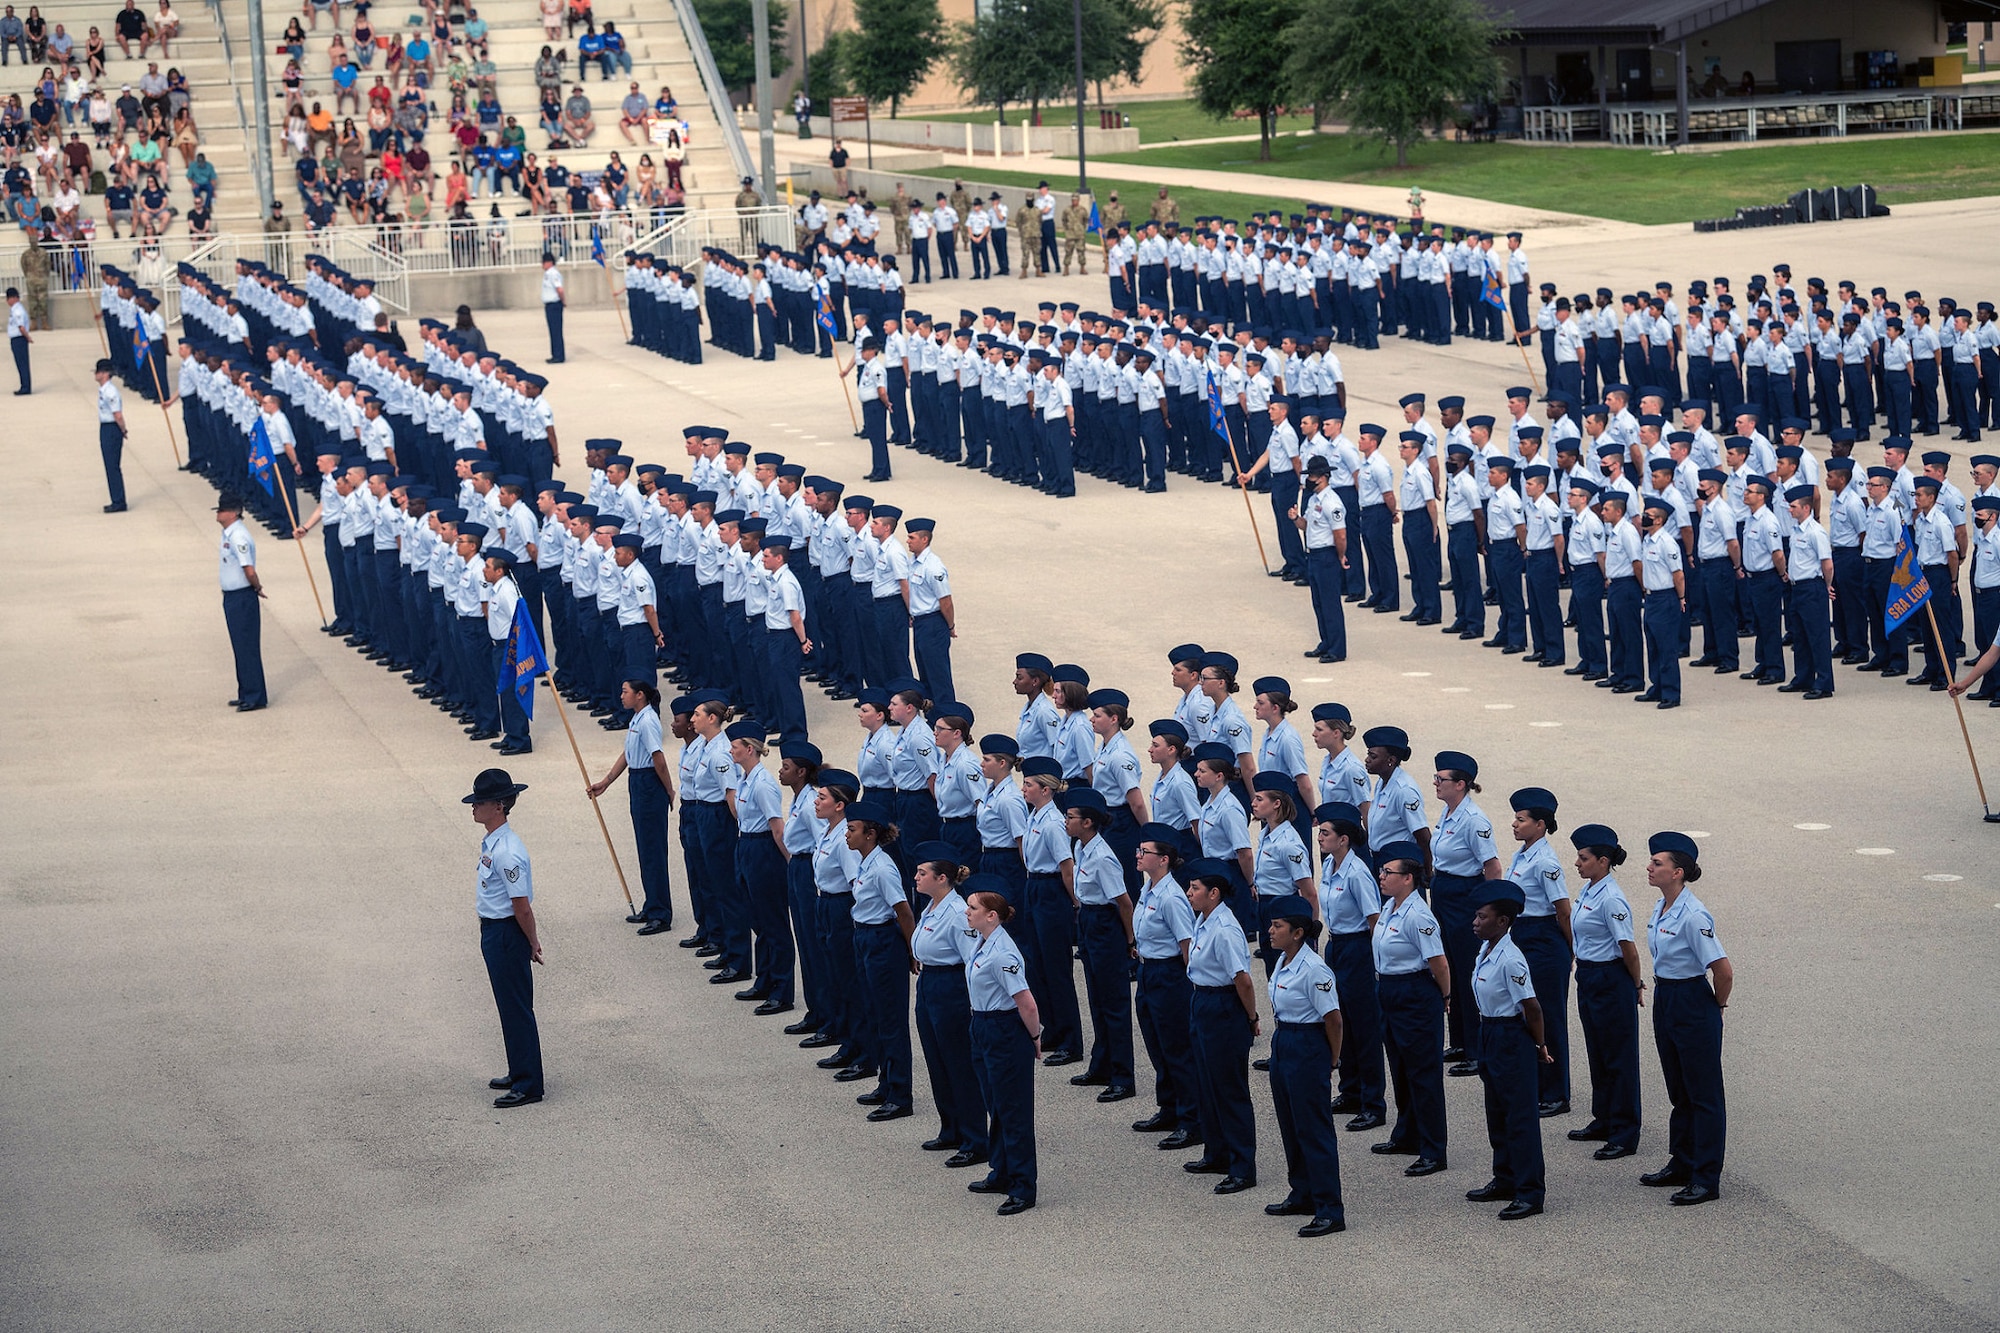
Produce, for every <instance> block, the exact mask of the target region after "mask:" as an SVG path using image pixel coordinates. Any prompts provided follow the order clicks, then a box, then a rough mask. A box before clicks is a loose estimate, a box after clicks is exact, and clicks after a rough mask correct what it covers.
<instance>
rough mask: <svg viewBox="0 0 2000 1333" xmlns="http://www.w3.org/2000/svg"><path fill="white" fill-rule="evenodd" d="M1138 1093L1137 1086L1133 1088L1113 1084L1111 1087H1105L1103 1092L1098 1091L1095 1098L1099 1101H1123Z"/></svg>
mask: <svg viewBox="0 0 2000 1333" xmlns="http://www.w3.org/2000/svg"><path fill="white" fill-rule="evenodd" d="M1138 1095H1139V1090H1138V1089H1137V1088H1133V1087H1130V1086H1126V1087H1119V1086H1118V1085H1116V1084H1113V1085H1112V1086H1111V1087H1108V1088H1106V1089H1105V1090H1104V1091H1103V1092H1100V1093H1098V1094H1097V1100H1098V1101H1100V1102H1123V1101H1130V1100H1131V1099H1132V1098H1134V1097H1136V1096H1138Z"/></svg>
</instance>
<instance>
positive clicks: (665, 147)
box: [660, 127, 687, 190]
mask: <svg viewBox="0 0 2000 1333" xmlns="http://www.w3.org/2000/svg"><path fill="white" fill-rule="evenodd" d="M686 160H687V145H686V144H685V143H683V142H682V141H681V132H680V129H679V127H675V128H673V129H670V130H668V131H667V141H666V142H665V143H663V144H661V145H660V161H661V163H662V164H664V165H665V167H666V169H667V185H668V186H669V187H670V188H672V189H676V190H678V189H681V188H683V187H682V185H681V165H682V163H684V162H685V161H686Z"/></svg>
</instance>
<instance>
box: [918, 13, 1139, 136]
mask: <svg viewBox="0 0 2000 1333" xmlns="http://www.w3.org/2000/svg"><path fill="white" fill-rule="evenodd" d="M1082 7H1083V77H1084V81H1085V82H1086V83H1087V84H1088V83H1095V84H1098V85H1100V86H1101V85H1103V84H1105V83H1115V82H1117V81H1118V80H1120V79H1137V78H1138V77H1139V75H1140V74H1141V72H1142V70H1143V67H1144V65H1145V60H1146V51H1147V48H1149V47H1150V46H1151V45H1152V43H1153V38H1154V37H1155V36H1157V35H1158V33H1159V28H1160V24H1161V22H1162V17H1161V6H1160V0H1083V6H1082ZM1075 25H1076V14H1075V12H1074V10H1073V9H1072V7H1071V3H1070V0H995V3H994V4H993V5H992V6H991V8H990V9H989V10H988V11H987V13H986V14H985V16H984V17H982V18H980V19H978V20H977V21H976V22H973V23H966V24H960V25H959V26H958V29H957V31H956V33H955V36H954V39H953V43H952V54H951V65H952V71H953V74H954V75H955V76H956V78H957V79H958V83H959V86H960V87H961V88H963V89H964V90H965V91H966V92H968V93H971V94H972V95H973V99H974V100H975V101H976V102H978V103H980V104H981V105H985V106H991V107H994V108H995V109H996V110H997V111H998V112H999V113H1000V114H1001V116H1002V117H1003V118H1004V116H1005V114H1006V108H1007V104H1008V103H1021V102H1025V103H1027V104H1028V105H1029V106H1030V108H1032V109H1033V110H1034V111H1035V112H1036V113H1037V114H1039V112H1040V109H1041V105H1042V103H1044V102H1056V101H1062V100H1066V99H1067V98H1069V97H1071V96H1073V95H1074V94H1075V92H1076V26H1075Z"/></svg>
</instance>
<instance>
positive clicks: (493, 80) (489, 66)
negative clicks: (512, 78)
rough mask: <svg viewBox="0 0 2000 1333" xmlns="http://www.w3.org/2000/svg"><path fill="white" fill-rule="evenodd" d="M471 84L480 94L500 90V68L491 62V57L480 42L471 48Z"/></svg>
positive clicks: (484, 44)
mask: <svg viewBox="0 0 2000 1333" xmlns="http://www.w3.org/2000/svg"><path fill="white" fill-rule="evenodd" d="M472 55H473V59H472V82H473V84H474V86H476V87H477V88H478V89H479V91H480V92H482V93H491V92H498V91H499V88H500V66H499V65H497V64H495V63H494V62H493V56H492V54H491V53H490V52H488V51H487V49H486V43H484V42H481V43H479V45H477V46H475V47H473V48H472Z"/></svg>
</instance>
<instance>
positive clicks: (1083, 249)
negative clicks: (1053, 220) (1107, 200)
mask: <svg viewBox="0 0 2000 1333" xmlns="http://www.w3.org/2000/svg"><path fill="white" fill-rule="evenodd" d="M1062 229H1063V276H1064V277H1068V276H1069V261H1070V256H1072V255H1074V256H1075V257H1076V271H1077V273H1078V275H1079V276H1081V277H1086V278H1087V277H1089V276H1090V250H1089V247H1088V246H1087V244H1086V238H1087V237H1088V236H1089V235H1090V210H1089V209H1087V208H1085V207H1084V206H1083V202H1082V196H1081V195H1075V194H1073V195H1071V196H1070V197H1069V207H1068V208H1065V209H1064V210H1063V215H1062Z"/></svg>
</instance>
